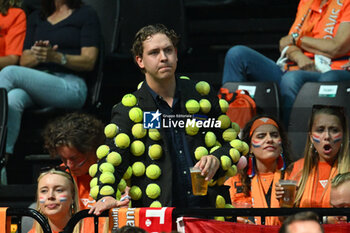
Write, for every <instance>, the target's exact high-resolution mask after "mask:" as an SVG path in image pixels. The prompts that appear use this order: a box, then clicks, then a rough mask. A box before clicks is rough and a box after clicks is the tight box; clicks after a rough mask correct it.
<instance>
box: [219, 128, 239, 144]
mask: <svg viewBox="0 0 350 233" xmlns="http://www.w3.org/2000/svg"><path fill="white" fill-rule="evenodd" d="M236 138H237V132H236V131H235V130H234V129H232V128H228V129H225V131H224V132H223V133H222V139H224V141H225V142H230V141H232V140H233V139H236Z"/></svg>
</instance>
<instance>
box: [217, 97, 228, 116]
mask: <svg viewBox="0 0 350 233" xmlns="http://www.w3.org/2000/svg"><path fill="white" fill-rule="evenodd" d="M219 105H220V109H221V112H222V113H226V112H227V110H228V107H229V105H228V102H227V101H226V100H224V99H219Z"/></svg>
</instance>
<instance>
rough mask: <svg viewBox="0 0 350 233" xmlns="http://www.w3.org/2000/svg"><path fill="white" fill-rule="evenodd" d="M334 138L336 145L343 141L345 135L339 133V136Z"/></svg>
mask: <svg viewBox="0 0 350 233" xmlns="http://www.w3.org/2000/svg"><path fill="white" fill-rule="evenodd" d="M333 138H334V139H333V142H334V143H337V142H339V141H341V140H342V139H343V134H342V133H339V134H337V135H334V137H333Z"/></svg>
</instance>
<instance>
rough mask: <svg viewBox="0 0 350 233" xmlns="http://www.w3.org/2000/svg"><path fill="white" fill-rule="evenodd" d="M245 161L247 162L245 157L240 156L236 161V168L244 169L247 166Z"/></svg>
mask: <svg viewBox="0 0 350 233" xmlns="http://www.w3.org/2000/svg"><path fill="white" fill-rule="evenodd" d="M247 163H248V162H247V158H246V157H245V156H241V157H240V158H239V161H238V163H237V168H238V169H240V170H242V169H244V168H245V167H246V166H247Z"/></svg>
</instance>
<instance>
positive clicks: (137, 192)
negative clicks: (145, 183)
mask: <svg viewBox="0 0 350 233" xmlns="http://www.w3.org/2000/svg"><path fill="white" fill-rule="evenodd" d="M129 194H130V197H131V199H133V200H136V201H137V200H139V199H140V198H141V197H142V190H141V189H140V187H138V186H136V185H134V186H132V187H131V188H130V191H129Z"/></svg>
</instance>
